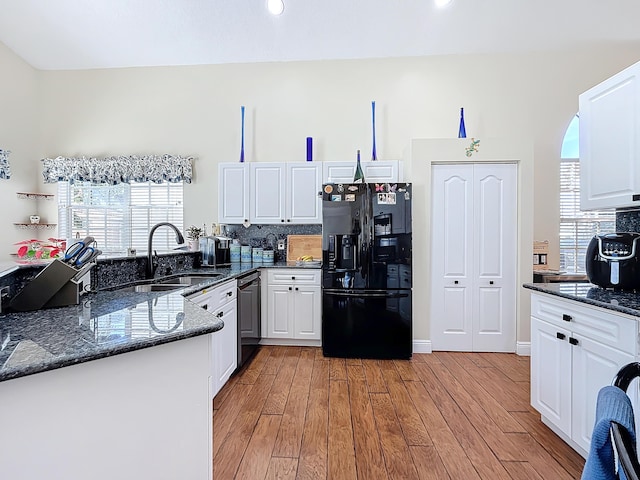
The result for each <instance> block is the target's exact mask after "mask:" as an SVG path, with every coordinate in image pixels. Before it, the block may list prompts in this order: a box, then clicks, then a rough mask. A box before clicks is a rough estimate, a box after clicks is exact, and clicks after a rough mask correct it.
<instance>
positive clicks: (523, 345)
mask: <svg viewBox="0 0 640 480" xmlns="http://www.w3.org/2000/svg"><path fill="white" fill-rule="evenodd" d="M516 355H522V356H523V357H530V356H531V342H516Z"/></svg>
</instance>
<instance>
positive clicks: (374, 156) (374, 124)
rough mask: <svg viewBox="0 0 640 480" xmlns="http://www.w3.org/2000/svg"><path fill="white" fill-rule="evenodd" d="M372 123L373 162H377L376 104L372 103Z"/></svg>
mask: <svg viewBox="0 0 640 480" xmlns="http://www.w3.org/2000/svg"><path fill="white" fill-rule="evenodd" d="M371 123H372V127H373V149H372V150H371V160H377V159H378V154H377V153H376V102H375V101H373V102H371Z"/></svg>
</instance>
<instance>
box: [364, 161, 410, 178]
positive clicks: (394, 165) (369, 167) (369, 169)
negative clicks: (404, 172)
mask: <svg viewBox="0 0 640 480" xmlns="http://www.w3.org/2000/svg"><path fill="white" fill-rule="evenodd" d="M398 165H399V164H398V161H396V160H385V161H380V160H377V161H367V162H362V171H363V173H364V180H365V182H367V183H388V182H400V181H401V180H400V175H399V174H398Z"/></svg>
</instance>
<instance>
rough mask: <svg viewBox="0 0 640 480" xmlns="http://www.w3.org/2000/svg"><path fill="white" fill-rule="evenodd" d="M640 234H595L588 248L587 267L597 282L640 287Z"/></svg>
mask: <svg viewBox="0 0 640 480" xmlns="http://www.w3.org/2000/svg"><path fill="white" fill-rule="evenodd" d="M639 239H640V233H635V232H616V233H607V234H604V235H595V236H594V237H593V238H592V239H591V241H590V242H589V246H588V247H587V255H586V258H585V268H586V270H587V277H588V278H589V281H590V282H591V283H593V284H594V285H598V286H599V287H603V288H613V289H616V290H618V289H619V290H640V244H639V242H640V240H639Z"/></svg>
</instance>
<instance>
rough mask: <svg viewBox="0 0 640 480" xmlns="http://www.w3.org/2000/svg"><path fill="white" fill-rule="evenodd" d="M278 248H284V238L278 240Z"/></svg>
mask: <svg viewBox="0 0 640 480" xmlns="http://www.w3.org/2000/svg"><path fill="white" fill-rule="evenodd" d="M278 250H284V240H278Z"/></svg>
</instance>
